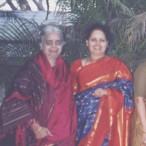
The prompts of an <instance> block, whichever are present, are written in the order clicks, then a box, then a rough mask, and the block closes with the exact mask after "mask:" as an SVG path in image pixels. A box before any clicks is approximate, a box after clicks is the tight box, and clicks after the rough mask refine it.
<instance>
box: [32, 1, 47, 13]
mask: <svg viewBox="0 0 146 146" xmlns="http://www.w3.org/2000/svg"><path fill="white" fill-rule="evenodd" d="M33 2H34V3H35V4H36V6H37V8H38V10H40V11H45V8H44V7H43V4H42V0H39V1H38V2H37V1H36V0H33Z"/></svg>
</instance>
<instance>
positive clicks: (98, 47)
mask: <svg viewBox="0 0 146 146" xmlns="http://www.w3.org/2000/svg"><path fill="white" fill-rule="evenodd" d="M86 44H87V46H88V48H89V52H90V57H91V58H92V59H97V58H101V57H103V56H104V55H105V52H106V48H107V46H108V41H107V39H106V36H105V34H104V32H103V31H101V30H98V29H96V30H94V31H93V32H92V33H91V35H90V37H89V39H87V40H86Z"/></svg>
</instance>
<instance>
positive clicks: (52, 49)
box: [41, 32, 63, 60]
mask: <svg viewBox="0 0 146 146" xmlns="http://www.w3.org/2000/svg"><path fill="white" fill-rule="evenodd" d="M41 46H42V51H43V53H44V54H45V55H46V56H47V59H48V60H56V59H57V57H58V56H59V55H60V53H61V51H62V46H63V41H62V39H61V37H60V35H59V34H58V33H56V32H50V33H46V34H45V35H43V36H42V42H41Z"/></svg>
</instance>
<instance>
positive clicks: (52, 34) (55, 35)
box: [42, 32, 61, 40]
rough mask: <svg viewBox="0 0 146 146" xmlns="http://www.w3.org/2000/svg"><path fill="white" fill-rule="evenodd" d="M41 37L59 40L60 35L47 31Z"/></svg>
mask: <svg viewBox="0 0 146 146" xmlns="http://www.w3.org/2000/svg"><path fill="white" fill-rule="evenodd" d="M42 39H45V40H60V39H61V36H60V35H59V33H57V32H47V33H46V34H45V35H43V36H42Z"/></svg>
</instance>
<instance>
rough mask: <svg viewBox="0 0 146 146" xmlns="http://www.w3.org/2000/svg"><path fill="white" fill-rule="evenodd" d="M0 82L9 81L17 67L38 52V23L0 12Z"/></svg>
mask: <svg viewBox="0 0 146 146" xmlns="http://www.w3.org/2000/svg"><path fill="white" fill-rule="evenodd" d="M0 19H1V23H0V67H1V70H0V76H1V77H0V82H1V83H7V82H9V81H10V80H11V79H12V78H13V76H14V75H15V73H16V72H17V70H18V69H19V67H20V66H21V65H22V64H23V63H24V62H25V61H26V60H27V59H28V58H30V57H32V56H34V55H36V54H37V53H38V52H39V44H38V36H39V35H38V34H39V29H38V25H37V24H36V23H35V22H32V21H28V20H26V19H24V18H19V17H17V16H16V15H14V14H13V13H8V12H1V13H0Z"/></svg>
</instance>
